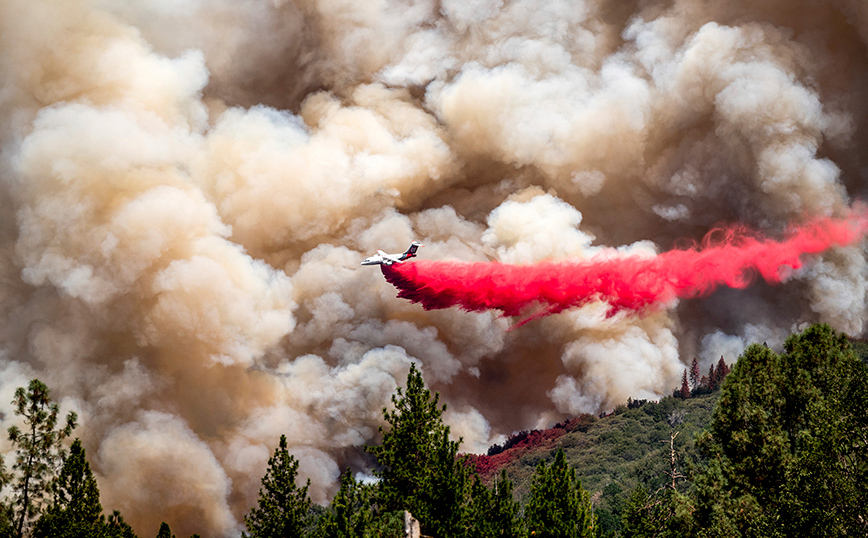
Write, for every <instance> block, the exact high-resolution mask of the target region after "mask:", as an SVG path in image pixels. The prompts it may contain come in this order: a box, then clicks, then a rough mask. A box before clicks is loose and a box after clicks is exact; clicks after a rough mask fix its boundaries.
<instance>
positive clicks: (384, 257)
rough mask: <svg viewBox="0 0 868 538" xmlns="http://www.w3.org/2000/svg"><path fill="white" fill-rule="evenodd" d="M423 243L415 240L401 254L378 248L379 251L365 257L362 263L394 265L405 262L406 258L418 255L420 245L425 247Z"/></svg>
mask: <svg viewBox="0 0 868 538" xmlns="http://www.w3.org/2000/svg"><path fill="white" fill-rule="evenodd" d="M424 246H425V245H423V244H422V243H420V242H418V241H413V242H412V243H410V248H408V249H407V250H405V251H404V252H403V253H401V254H386V253H385V252H383V251H382V250H377V253H376V254H374V255H373V256H371V257H369V258H365V261H363V262H362V265H392V264H393V263H404V260H409V259H410V258H415V257H416V251H417V250H418V249H419V247H424Z"/></svg>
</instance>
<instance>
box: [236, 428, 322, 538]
mask: <svg viewBox="0 0 868 538" xmlns="http://www.w3.org/2000/svg"><path fill="white" fill-rule="evenodd" d="M297 475H298V461H296V459H295V458H294V457H293V456H292V455H290V453H289V450H288V449H287V445H286V436H285V435H281V436H280V443H279V445H278V447H277V448H276V449H275V450H274V456H272V457H271V458H269V460H268V470H267V471H266V473H265V476H264V477H262V488H261V489H260V490H259V504H258V506H257V507H255V508H253V509H252V510H251V511H250V514H248V515H246V516H244V523H245V524H246V525H247V530H248V531H249V532H250V534H249V535H248V534H244V533H242V536H245V537H246V536H250V537H251V538H295V537H301V536H304V531H305V526H306V524H307V519H308V512H309V511H310V507H311V501H310V499H309V498H308V496H307V489H308V487H309V486H310V480H308V481H307V483H306V484H305V486H304V487H302V488H299V487H298V486H297V485H296V483H295V480H296V476H297Z"/></svg>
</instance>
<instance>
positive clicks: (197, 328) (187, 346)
mask: <svg viewBox="0 0 868 538" xmlns="http://www.w3.org/2000/svg"><path fill="white" fill-rule="evenodd" d="M866 37H868V8H866V7H865V5H864V3H863V2H860V1H858V0H853V1H851V2H847V1H843V0H841V1H831V0H830V1H828V2H817V1H810V2H807V1H806V2H794V1H793V0H762V1H755V0H754V1H748V0H743V1H741V0H733V1H731V2H725V3H709V2H700V1H698V0H676V1H674V2H671V1H666V2H664V1H662V0H661V1H659V2H656V1H646V2H635V1H626V2H607V1H603V0H584V1H580V2H575V1H568V0H553V1H550V2H545V3H542V4H541V3H539V2H536V1H531V0H517V1H514V2H503V1H500V0H492V1H485V0H474V1H472V2H467V1H458V0H447V1H442V2H433V1H420V2H412V3H407V2H402V1H399V0H386V1H383V2H380V3H373V4H372V3H366V2H348V1H347V2H324V1H319V0H285V1H279V2H275V1H266V0H255V1H252V2H243V3H238V2H229V1H227V0H216V1H213V2H203V1H199V0H186V1H180V2H168V1H157V2H145V1H143V0H136V1H132V2H128V1H124V2H121V1H115V0H68V1H65V2H54V1H48V0H26V1H25V0H6V1H5V2H2V3H0V185H2V187H0V204H2V209H3V211H2V212H0V258H2V263H0V305H2V310H0V313H2V316H3V320H2V321H3V322H2V324H0V346H2V350H0V372H2V376H0V406H5V407H6V408H5V409H4V413H5V415H4V418H3V420H2V422H3V423H2V425H0V426H3V427H8V425H9V424H11V422H12V421H13V420H14V416H12V414H11V413H10V411H11V408H10V407H9V406H8V403H4V402H9V401H10V400H11V398H12V393H13V391H14V389H15V387H18V386H22V385H25V384H26V383H27V381H28V380H29V379H30V378H32V377H39V378H41V379H42V380H44V381H45V382H46V383H48V384H49V386H50V387H52V388H53V389H54V391H55V392H54V393H55V396H56V397H57V398H58V399H59V400H60V401H61V402H62V404H63V407H64V408H65V409H76V410H77V411H78V412H79V413H80V415H81V417H82V421H81V422H82V425H81V427H80V428H79V429H78V430H77V434H78V435H80V436H81V437H82V438H83V440H84V443H85V447H86V448H87V450H88V455H89V456H90V459H91V460H92V462H93V466H94V469H95V470H96V472H97V473H98V476H99V479H100V487H101V490H102V493H103V503H104V505H105V506H106V507H107V508H108V509H113V508H119V509H121V510H122V511H123V513H124V515H125V517H126V518H127V519H128V520H130V521H131V522H132V523H133V525H134V526H135V527H136V529H137V530H138V532H139V533H140V534H142V535H148V534H153V533H155V532H156V529H157V525H158V524H159V522H160V521H161V520H166V521H168V522H170V523H171V525H172V527H173V529H175V531H176V533H177V534H179V535H189V534H190V533H193V532H199V533H202V534H203V535H215V536H233V535H236V534H237V532H238V530H239V522H240V521H241V516H242V515H243V514H244V513H246V511H247V510H248V509H249V508H250V507H251V506H252V505H253V504H254V502H255V499H256V494H257V490H258V485H259V479H260V477H261V476H262V474H263V472H264V469H265V462H266V460H267V458H268V456H269V454H270V453H271V451H272V450H273V448H274V446H275V445H276V443H277V439H278V437H279V436H280V435H281V434H286V435H287V438H288V439H289V443H290V445H291V447H292V451H293V453H294V454H295V455H296V456H297V457H298V458H299V459H300V461H301V473H302V475H303V478H310V479H311V493H312V495H313V497H314V499H315V500H316V501H318V502H325V501H327V500H328V499H329V498H330V495H331V494H332V493H333V491H334V488H335V480H336V478H337V477H338V475H339V473H340V471H341V470H342V469H343V468H345V467H347V466H352V467H354V468H355V469H356V470H360V471H361V470H365V465H366V464H368V463H369V462H368V460H366V459H365V457H364V456H363V455H362V453H361V451H360V448H359V447H361V446H362V445H364V444H365V443H369V442H374V441H375V440H376V437H377V428H378V426H380V425H382V408H383V407H384V406H387V405H389V398H390V395H391V394H392V393H393V392H394V390H395V388H396V386H398V385H399V384H400V383H401V382H402V381H403V380H404V379H405V376H406V373H407V370H408V368H409V364H410V362H411V361H416V362H418V363H419V364H420V365H421V367H422V370H423V372H424V375H425V378H426V380H427V382H428V383H429V384H430V385H431V386H432V387H433V388H434V389H435V390H438V391H440V392H441V394H442V398H443V401H444V402H446V403H448V404H449V411H448V413H447V414H446V419H447V421H448V422H449V423H450V424H452V426H453V431H454V432H455V433H456V434H459V435H461V436H463V437H464V439H465V445H464V446H465V448H466V449H467V450H474V451H480V450H484V448H485V447H486V446H487V445H488V444H489V443H491V442H493V441H495V440H498V439H500V438H501V436H503V435H508V434H509V433H511V432H512V431H514V430H516V429H523V428H528V427H535V426H547V425H549V424H551V422H552V421H554V420H557V419H561V418H563V417H564V416H565V415H571V414H575V413H582V412H599V411H602V410H608V409H611V408H612V407H613V406H615V405H617V404H618V403H621V402H623V401H624V400H625V399H626V398H627V397H630V396H632V397H634V398H657V397H660V396H661V395H664V394H667V393H669V392H670V391H671V390H672V389H673V388H674V387H675V386H676V385H677V383H678V381H679V376H680V374H681V371H682V370H683V368H684V365H685V364H686V363H689V361H690V360H691V359H692V357H693V356H697V357H699V358H700V359H701V362H702V366H703V368H707V367H708V364H709V363H710V362H712V361H717V359H718V358H719V357H720V356H721V355H724V357H725V358H726V359H727V360H728V361H732V360H734V359H735V357H736V356H737V354H738V353H739V352H740V350H741V349H743V347H744V345H745V344H746V343H747V342H750V341H756V340H759V341H767V342H768V343H769V344H770V345H777V344H779V343H780V342H781V340H782V338H783V337H784V336H785V335H786V334H787V332H788V331H789V330H791V329H793V328H794V327H797V326H798V325H799V324H800V323H805V322H810V321H817V320H821V321H827V322H830V323H832V324H833V325H834V326H835V327H836V328H838V329H842V330H846V331H849V332H851V333H852V334H861V333H862V332H863V330H864V324H865V321H866V318H868V316H866V310H865V306H864V305H865V300H864V299H865V295H866V288H868V279H866V276H865V275H866V271H868V265H866V260H865V256H864V253H863V251H862V249H861V248H859V247H854V248H850V249H838V250H835V251H833V252H831V253H829V254H828V255H826V256H824V257H823V258H822V259H819V260H816V261H815V262H814V263H812V264H809V266H808V267H807V268H806V269H805V270H803V271H802V272H801V273H799V274H796V275H794V276H793V278H792V279H791V281H790V282H788V283H786V284H785V285H783V286H780V287H777V288H770V287H768V286H764V285H758V286H756V287H755V288H752V289H749V290H743V291H738V292H732V291H721V292H718V293H717V294H715V295H714V296H712V297H710V298H707V299H703V300H695V301H684V302H682V303H681V304H678V305H674V307H673V308H672V309H670V310H667V311H660V312H654V313H651V314H647V315H645V316H633V315H625V314H620V315H618V316H616V317H614V318H607V317H606V316H605V312H606V308H605V306H604V305H593V304H592V305H589V306H586V307H584V308H581V309H577V310H574V311H571V312H565V313H563V314H559V315H557V316H553V317H551V318H547V319H543V320H538V321H534V322H532V323H529V324H527V325H524V326H522V327H520V328H519V329H516V330H514V331H509V330H508V329H509V328H510V326H511V325H512V323H511V320H505V319H499V318H498V317H497V316H496V315H494V314H468V313H463V312H458V311H436V312H425V311H423V310H421V308H419V307H418V306H415V305H411V304H408V303H405V302H403V301H399V300H397V299H396V298H395V291H394V289H393V288H391V287H390V286H389V285H388V284H387V283H385V282H384V280H383V278H382V276H381V275H380V273H379V271H377V270H376V269H372V268H361V267H359V262H360V261H361V259H362V258H363V257H364V256H366V255H368V254H369V253H370V252H372V251H374V250H375V249H378V248H380V249H383V250H387V251H393V252H395V251H400V250H403V249H404V248H406V245H407V244H408V243H409V242H410V241H411V240H412V239H419V240H422V241H423V242H424V243H425V245H426V247H425V249H424V250H423V251H422V253H421V254H422V255H423V256H425V257H430V258H458V259H464V260H487V259H493V260H500V261H504V262H533V261H537V260H543V259H550V258H582V257H586V256H589V255H591V254H595V253H600V252H606V251H607V249H618V250H622V251H629V252H631V253H647V254H653V253H654V252H659V251H661V250H664V249H668V248H670V247H672V246H673V244H674V243H675V242H676V241H677V240H678V239H679V238H682V237H691V238H698V237H700V236H702V235H703V234H704V233H705V232H706V231H707V230H708V229H709V228H710V227H711V226H713V225H714V224H716V223H718V222H721V221H725V222H733V221H740V222H745V223H747V224H749V225H752V226H755V227H758V228H761V229H762V230H764V231H767V232H770V233H775V232H779V231H781V230H782V229H783V228H784V227H785V226H786V224H787V223H788V222H790V221H793V220H798V219H800V218H802V217H803V216H804V215H805V214H826V215H828V214H834V213H836V212H839V211H841V210H842V209H844V208H846V207H847V206H848V205H849V204H850V203H851V202H852V200H853V199H854V198H856V197H858V196H860V195H861V194H863V188H862V187H861V184H862V183H863V181H862V179H863V177H862V176H863V175H864V170H866V169H868V168H866V166H865V163H864V162H863V160H864V158H863V157H862V156H861V152H860V151H859V148H860V147H861V146H862V145H863V142H864V138H865V128H866V125H865V120H864V118H865V117H866V112H868V109H866V104H865V103H866V101H865V96H864V95H863V94H862V92H861V88H863V87H864V85H865V82H866V81H868V59H866V55H865V38H866ZM516 394H521V395H522V397H521V398H516V397H515V395H516ZM7 448H8V447H7Z"/></svg>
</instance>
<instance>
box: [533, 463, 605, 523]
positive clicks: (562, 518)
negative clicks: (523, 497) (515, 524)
mask: <svg viewBox="0 0 868 538" xmlns="http://www.w3.org/2000/svg"><path fill="white" fill-rule="evenodd" d="M524 515H525V520H526V524H527V528H528V530H529V531H530V532H531V533H532V534H533V535H534V536H535V537H544V538H580V537H581V538H589V537H591V536H595V532H596V530H595V527H596V518H595V516H594V512H593V509H592V508H591V500H590V496H589V495H588V492H587V491H585V489H584V488H582V483H581V481H580V480H579V479H578V478H577V477H576V471H575V469H573V468H572V467H570V466H569V464H567V460H566V457H565V456H564V451H563V450H558V452H557V454H556V455H555V459H554V461H553V462H552V464H551V466H546V463H545V461H541V462H539V465H537V468H536V471H535V472H534V475H533V479H532V481H531V489H530V500H529V501H528V503H527V506H526V507H525V509H524Z"/></svg>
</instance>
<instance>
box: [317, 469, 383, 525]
mask: <svg viewBox="0 0 868 538" xmlns="http://www.w3.org/2000/svg"><path fill="white" fill-rule="evenodd" d="M372 519H373V518H372V515H371V495H370V492H369V491H368V487H367V486H364V485H362V484H359V483H358V482H357V481H356V479H355V478H353V475H352V473H350V471H349V469H347V471H346V472H345V473H344V474H343V476H341V486H340V489H338V492H337V494H335V497H334V499H332V504H331V506H330V507H329V511H328V512H327V513H326V515H325V517H324V521H323V524H322V536H323V538H363V537H364V536H365V532H366V531H367V530H368V529H369V527H370V526H371V523H372Z"/></svg>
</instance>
